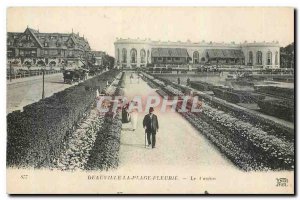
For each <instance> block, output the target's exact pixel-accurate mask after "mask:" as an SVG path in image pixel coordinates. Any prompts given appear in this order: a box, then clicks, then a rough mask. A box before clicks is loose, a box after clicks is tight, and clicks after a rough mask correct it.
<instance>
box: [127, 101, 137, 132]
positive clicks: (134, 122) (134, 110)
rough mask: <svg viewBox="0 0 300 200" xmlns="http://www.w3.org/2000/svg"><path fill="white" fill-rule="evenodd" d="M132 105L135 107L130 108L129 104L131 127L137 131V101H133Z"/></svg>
mask: <svg viewBox="0 0 300 200" xmlns="http://www.w3.org/2000/svg"><path fill="white" fill-rule="evenodd" d="M131 106H134V107H135V108H130V106H129V109H130V110H129V113H130V121H131V127H132V131H135V129H136V126H137V121H138V109H137V108H136V106H137V102H135V101H131Z"/></svg>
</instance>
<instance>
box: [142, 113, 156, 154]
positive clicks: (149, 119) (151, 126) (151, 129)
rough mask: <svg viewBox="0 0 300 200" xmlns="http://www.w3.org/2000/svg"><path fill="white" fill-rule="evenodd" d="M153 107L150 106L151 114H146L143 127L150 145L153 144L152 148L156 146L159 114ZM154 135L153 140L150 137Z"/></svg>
mask: <svg viewBox="0 0 300 200" xmlns="http://www.w3.org/2000/svg"><path fill="white" fill-rule="evenodd" d="M153 111H154V109H153V107H150V109H149V114H147V115H145V117H144V120H143V127H144V128H145V130H146V134H147V141H148V147H149V146H150V145H151V144H152V148H155V142H156V138H155V135H156V133H157V132H158V120H157V116H156V115H155V114H153ZM150 137H152V141H151V139H150Z"/></svg>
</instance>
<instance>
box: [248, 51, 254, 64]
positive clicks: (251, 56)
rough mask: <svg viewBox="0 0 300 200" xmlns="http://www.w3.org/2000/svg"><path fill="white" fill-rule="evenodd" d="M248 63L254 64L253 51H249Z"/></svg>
mask: <svg viewBox="0 0 300 200" xmlns="http://www.w3.org/2000/svg"><path fill="white" fill-rule="evenodd" d="M248 64H250V65H252V64H253V53H252V51H249V61H248Z"/></svg>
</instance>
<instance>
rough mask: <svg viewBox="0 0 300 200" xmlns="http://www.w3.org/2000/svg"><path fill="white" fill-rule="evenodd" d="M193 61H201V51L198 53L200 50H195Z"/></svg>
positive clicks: (196, 62)
mask: <svg viewBox="0 0 300 200" xmlns="http://www.w3.org/2000/svg"><path fill="white" fill-rule="evenodd" d="M193 63H194V64H198V63H199V53H198V51H195V52H194V53H193Z"/></svg>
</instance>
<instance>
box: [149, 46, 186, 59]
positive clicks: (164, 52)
mask: <svg viewBox="0 0 300 200" xmlns="http://www.w3.org/2000/svg"><path fill="white" fill-rule="evenodd" d="M151 56H152V57H188V56H189V54H188V52H187V50H186V49H183V48H153V49H152V51H151Z"/></svg>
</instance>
